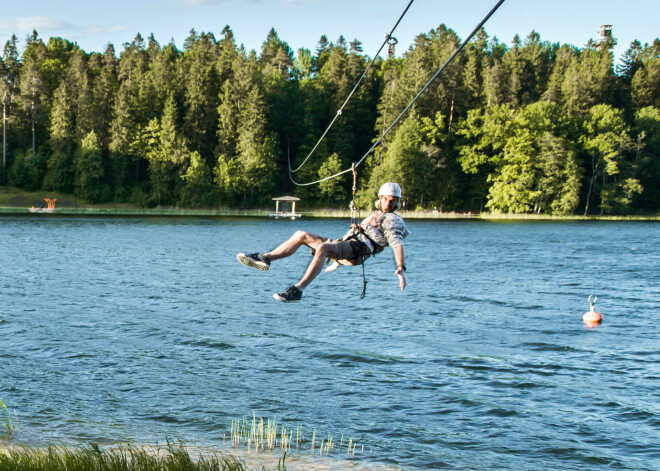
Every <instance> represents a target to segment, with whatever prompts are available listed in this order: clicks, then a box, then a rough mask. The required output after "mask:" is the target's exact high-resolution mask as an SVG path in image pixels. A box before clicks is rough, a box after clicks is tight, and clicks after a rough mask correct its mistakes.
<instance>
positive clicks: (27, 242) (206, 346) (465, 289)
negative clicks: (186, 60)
mask: <svg viewBox="0 0 660 471" xmlns="http://www.w3.org/2000/svg"><path fill="white" fill-rule="evenodd" d="M346 226H347V222H346V221H343V220H320V219H319V220H305V219H303V220H300V221H282V220H278V221H274V220H265V219H249V218H243V219H234V218H219V219H193V218H190V219H174V218H172V219H165V218H164V219H131V218H68V217H48V216H46V217H43V216H38V217H35V216H31V217H0V261H1V267H2V268H1V269H2V272H1V277H0V373H1V376H0V378H1V381H0V399H1V400H2V401H3V402H5V403H6V404H7V405H8V407H9V408H10V409H11V410H12V416H13V417H14V422H15V425H16V433H15V437H14V440H15V441H18V442H21V443H25V444H30V445H45V444H49V443H56V444H78V443H88V442H97V443H101V444H110V443H116V442H125V441H130V442H133V443H162V442H164V441H165V440H167V439H174V440H182V441H184V442H186V443H191V444H200V445H205V446H207V445H208V446H215V447H218V448H219V449H223V447H226V446H228V443H227V441H228V439H229V434H230V429H231V422H232V420H233V419H236V418H240V417H249V418H250V419H251V418H252V416H253V414H255V415H256V416H257V417H267V418H273V419H275V418H276V420H277V422H278V423H279V424H283V425H286V426H287V427H292V428H294V429H295V427H296V426H297V424H301V425H302V427H303V428H304V429H306V432H305V433H306V436H307V437H308V438H309V436H311V434H312V430H316V431H317V434H319V436H320V435H323V436H327V435H328V434H334V435H336V437H335V440H337V439H338V437H339V435H341V434H343V435H344V436H345V437H351V438H352V440H354V441H357V442H358V444H360V445H365V451H364V452H362V453H356V454H355V456H354V457H350V458H348V459H350V460H353V461H363V462H365V463H386V464H392V465H396V466H398V467H402V468H406V469H470V470H489V469H502V470H519V469H585V470H587V469H588V470H594V469H630V470H657V469H660V392H659V391H660V353H659V351H658V346H659V345H660V344H659V342H658V340H659V335H658V327H657V324H658V321H659V320H660V317H659V311H660V310H659V306H660V283H659V281H660V250H659V249H658V247H659V246H660V225H658V224H657V223H642V222H639V223H637V222H572V223H571V222H552V223H550V222H526V223H521V222H517V223H507V222H478V221H465V222H458V221H447V222H445V221H410V222H409V223H408V226H409V229H410V231H411V233H412V235H411V236H410V237H409V238H408V239H407V240H406V245H405V250H406V265H407V267H408V272H407V279H408V287H407V288H406V290H405V291H404V292H403V293H402V292H400V291H399V288H398V282H397V279H396V277H395V276H394V268H395V267H394V265H395V263H394V260H393V257H392V253H391V251H390V250H387V251H386V252H383V253H382V254H380V255H378V256H376V257H375V258H373V259H371V260H369V261H368V262H367V265H366V277H367V280H368V286H367V295H366V298H365V299H363V300H361V299H360V297H359V295H360V292H361V290H362V271H361V269H360V268H354V267H342V268H340V269H339V270H337V271H336V272H334V273H322V274H321V275H320V277H319V278H318V279H317V280H316V281H315V282H314V283H313V284H312V285H310V287H309V288H308V289H307V290H305V293H304V296H303V300H302V302H301V303H299V304H283V303H279V302H277V301H275V300H273V299H272V297H271V296H272V294H273V293H274V292H276V291H281V290H283V289H284V288H286V287H287V286H288V285H289V284H291V283H293V282H295V281H297V280H298V279H299V278H300V276H301V275H302V273H303V272H304V269H305V267H306V266H307V264H308V263H309V261H310V259H311V255H310V253H309V250H307V249H302V250H301V251H299V252H298V253H297V254H296V255H294V256H293V257H291V258H289V259H287V260H282V261H278V262H274V263H273V265H272V267H271V270H269V271H267V272H260V271H257V270H253V269H250V268H247V267H245V266H243V265H240V264H239V263H238V262H237V261H236V253H237V252H240V251H248V252H250V251H257V250H261V251H265V250H268V249H271V248H273V247H274V246H275V245H277V244H278V243H279V242H281V241H283V240H284V239H286V238H287V237H289V236H290V235H291V234H292V233H293V232H294V231H295V230H297V229H305V230H309V231H311V232H314V233H319V234H322V235H327V236H331V237H338V236H340V235H341V234H343V232H344V231H345V229H346ZM590 294H594V295H598V301H597V303H596V310H597V311H600V312H601V313H602V314H603V319H604V320H603V323H602V325H600V326H598V327H597V328H586V327H585V326H584V325H583V323H582V315H583V313H584V312H586V311H587V310H588V309H589V304H588V301H587V298H588V297H589V295H590ZM367 450H368V452H367Z"/></svg>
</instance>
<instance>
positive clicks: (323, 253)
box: [236, 182, 410, 303]
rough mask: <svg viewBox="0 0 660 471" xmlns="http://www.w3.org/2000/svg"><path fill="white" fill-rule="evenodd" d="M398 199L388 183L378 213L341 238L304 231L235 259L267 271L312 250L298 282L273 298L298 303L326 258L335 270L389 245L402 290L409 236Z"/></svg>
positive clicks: (394, 187)
mask: <svg viewBox="0 0 660 471" xmlns="http://www.w3.org/2000/svg"><path fill="white" fill-rule="evenodd" d="M400 198H401V187H400V186H399V185H398V184H397V183H392V182H387V183H385V184H384V185H383V186H381V187H380V190H378V201H377V203H376V207H377V208H378V212H377V213H375V214H373V215H371V216H369V217H368V218H366V219H364V220H363V221H362V222H361V223H360V225H359V227H355V226H352V227H351V228H350V229H349V230H348V232H347V233H346V235H344V237H342V238H341V239H328V238H326V237H320V236H317V235H314V234H311V233H309V232H306V231H297V232H296V233H295V234H293V236H291V238H290V239H289V240H287V241H286V242H284V243H283V244H281V245H280V246H279V247H277V248H276V249H274V250H272V251H270V252H267V253H263V254H262V253H252V254H244V253H239V254H238V255H237V256H236V258H237V259H238V261H239V262H241V263H242V264H243V265H247V266H248V267H252V268H256V269H258V270H268V269H269V268H270V264H271V262H272V261H274V260H279V259H281V258H285V257H290V256H291V255H293V254H294V253H296V251H297V250H298V249H299V248H300V247H301V246H303V245H305V246H307V247H309V248H310V249H312V253H313V254H314V258H313V259H312V261H311V263H310V264H309V266H308V267H307V271H306V272H305V274H304V276H303V277H302V278H301V280H300V281H299V282H298V283H296V284H295V285H292V286H290V287H289V288H287V289H286V290H285V291H283V292H281V293H276V294H274V295H273V297H274V298H275V299H277V300H278V301H282V302H284V303H291V302H298V301H300V299H301V298H302V292H303V290H304V289H305V288H306V287H307V285H309V284H310V283H311V282H312V281H313V280H314V278H316V277H317V275H318V274H319V273H320V272H321V270H322V269H323V264H324V263H325V262H326V259H332V260H334V261H335V264H334V265H333V266H332V267H330V268H328V269H327V270H333V269H336V268H337V266H338V264H342V265H359V264H361V263H364V260H366V259H367V258H368V257H369V256H371V255H372V254H373V255H375V254H377V253H379V252H382V251H383V249H384V248H385V247H386V246H388V245H389V246H390V247H392V251H393V252H394V260H395V261H396V271H395V272H394V274H395V275H396V276H397V277H398V278H399V286H400V287H401V290H402V291H403V289H404V288H405V287H406V279H405V277H404V273H405V271H406V265H405V264H404V257H403V239H404V238H406V237H407V236H408V235H409V234H410V233H409V232H408V229H407V228H406V224H405V222H404V221H403V218H402V217H401V216H399V215H398V214H396V213H395V212H394V211H396V209H397V208H398V207H399V199H400Z"/></svg>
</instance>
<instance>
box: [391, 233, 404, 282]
mask: <svg viewBox="0 0 660 471" xmlns="http://www.w3.org/2000/svg"><path fill="white" fill-rule="evenodd" d="M392 251H393V252H394V260H395V261H396V271H395V272H394V274H395V275H396V276H398V277H399V286H400V287H401V291H403V289H404V288H405V287H406V277H405V272H406V265H405V263H404V262H405V259H404V256H403V244H399V245H397V246H396V247H392Z"/></svg>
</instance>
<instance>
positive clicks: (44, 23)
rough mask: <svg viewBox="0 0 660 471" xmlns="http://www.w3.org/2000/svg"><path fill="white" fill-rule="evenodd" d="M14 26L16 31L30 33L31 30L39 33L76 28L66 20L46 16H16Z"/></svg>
mask: <svg viewBox="0 0 660 471" xmlns="http://www.w3.org/2000/svg"><path fill="white" fill-rule="evenodd" d="M14 27H15V28H16V30H17V31H18V32H21V33H31V32H32V30H37V32H38V33H39V34H42V33H49V32H62V31H73V30H76V29H78V28H77V27H76V26H74V25H73V24H71V23H69V22H68V21H66V20H62V19H60V18H52V17H48V16H30V17H26V18H17V19H16V20H14Z"/></svg>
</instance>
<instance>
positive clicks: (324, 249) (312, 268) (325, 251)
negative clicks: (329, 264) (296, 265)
mask: <svg viewBox="0 0 660 471" xmlns="http://www.w3.org/2000/svg"><path fill="white" fill-rule="evenodd" d="M315 250H316V252H315V253H314V258H313V259H312V261H311V263H310V264H309V266H308V267H307V271H306V272H305V274H304V275H303V277H302V278H301V279H300V281H299V282H298V283H296V287H297V288H298V289H299V290H301V291H302V290H304V289H305V288H307V285H309V284H310V283H311V282H312V281H313V280H314V278H316V277H317V276H318V274H319V273H321V270H322V269H323V265H324V264H325V260H326V259H327V258H328V257H330V258H336V257H337V255H339V250H338V249H337V245H336V244H333V243H324V242H319V243H318V244H317V246H316V247H315Z"/></svg>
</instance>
